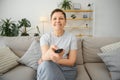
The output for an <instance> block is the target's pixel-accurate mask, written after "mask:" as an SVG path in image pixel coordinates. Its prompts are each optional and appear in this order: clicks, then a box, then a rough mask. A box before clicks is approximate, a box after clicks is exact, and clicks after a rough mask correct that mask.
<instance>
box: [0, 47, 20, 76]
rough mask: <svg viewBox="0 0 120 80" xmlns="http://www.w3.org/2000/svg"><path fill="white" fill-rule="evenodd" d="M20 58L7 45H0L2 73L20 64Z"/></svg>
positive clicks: (0, 71)
mask: <svg viewBox="0 0 120 80" xmlns="http://www.w3.org/2000/svg"><path fill="white" fill-rule="evenodd" d="M18 59H19V58H18V57H17V56H16V55H15V54H14V53H13V52H12V51H11V50H10V49H9V47H7V46H1V47H0V74H3V73H5V72H7V71H8V70H10V69H11V68H13V67H15V66H16V65H18V62H17V60H18Z"/></svg>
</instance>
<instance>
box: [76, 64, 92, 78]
mask: <svg viewBox="0 0 120 80" xmlns="http://www.w3.org/2000/svg"><path fill="white" fill-rule="evenodd" d="M77 68H78V75H77V79H76V80H90V78H89V75H88V74H87V72H86V70H85V67H84V65H77Z"/></svg>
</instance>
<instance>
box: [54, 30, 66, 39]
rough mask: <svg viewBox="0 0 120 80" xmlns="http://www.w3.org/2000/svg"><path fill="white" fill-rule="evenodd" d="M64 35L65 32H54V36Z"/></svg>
mask: <svg viewBox="0 0 120 80" xmlns="http://www.w3.org/2000/svg"><path fill="white" fill-rule="evenodd" d="M63 34H64V30H59V31H54V35H55V36H57V37H60V36H62V35H63Z"/></svg>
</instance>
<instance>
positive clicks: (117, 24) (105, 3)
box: [94, 0, 120, 37]
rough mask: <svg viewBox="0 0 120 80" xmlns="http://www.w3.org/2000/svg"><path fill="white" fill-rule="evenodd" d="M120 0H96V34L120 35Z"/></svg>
mask: <svg viewBox="0 0 120 80" xmlns="http://www.w3.org/2000/svg"><path fill="white" fill-rule="evenodd" d="M119 3H120V0H95V28H94V35H95V36H113V37H120V35H119V34H120V8H119V7H120V5H119Z"/></svg>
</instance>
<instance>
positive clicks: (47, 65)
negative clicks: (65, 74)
mask: <svg viewBox="0 0 120 80" xmlns="http://www.w3.org/2000/svg"><path fill="white" fill-rule="evenodd" d="M51 66H52V62H51V61H43V62H42V63H41V64H39V66H38V70H41V69H48V68H50V67H51Z"/></svg>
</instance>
